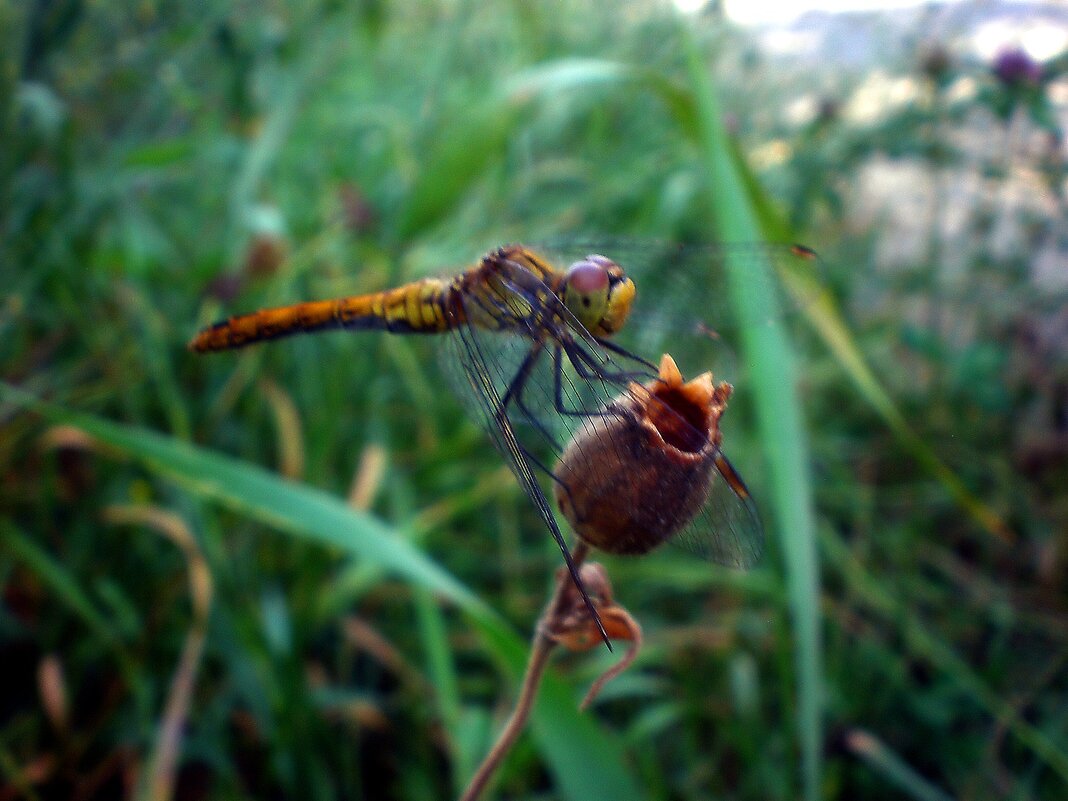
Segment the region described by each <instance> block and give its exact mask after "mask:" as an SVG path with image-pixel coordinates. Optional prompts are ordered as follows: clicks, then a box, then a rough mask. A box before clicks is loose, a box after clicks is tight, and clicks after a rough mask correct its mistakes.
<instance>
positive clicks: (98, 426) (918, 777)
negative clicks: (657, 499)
mask: <svg viewBox="0 0 1068 801" xmlns="http://www.w3.org/2000/svg"><path fill="white" fill-rule="evenodd" d="M0 35H2V36H3V40H4V41H3V48H2V50H0V52H2V56H0V64H2V70H0V103H2V107H0V112H2V117H0V125H2V126H3V128H2V131H0V139H2V141H3V142H4V145H3V147H2V149H0V334H2V335H0V373H2V376H3V380H4V384H3V388H2V389H0V393H2V395H0V401H3V403H4V405H3V406H2V407H0V421H2V426H0V470H2V476H3V481H2V484H0V581H2V586H3V603H2V606H0V664H2V665H3V675H4V676H5V681H4V685H3V690H0V709H2V714H0V777H2V778H0V798H14V797H28V798H82V799H96V798H111V797H120V796H133V795H138V796H151V797H155V798H166V797H169V796H173V797H177V798H182V799H195V798H280V797H291V798H308V799H332V798H405V799H408V798H411V799H418V798H445V797H450V796H454V795H456V793H457V791H458V790H459V788H461V787H462V786H463V785H464V783H465V782H466V780H467V779H468V777H469V776H470V775H471V772H472V771H473V769H474V766H475V765H476V764H477V762H478V760H479V759H480V758H481V756H482V754H484V753H485V751H486V749H487V748H488V746H489V744H490V743H491V742H492V739H493V736H494V733H495V731H496V730H497V728H498V727H499V726H500V723H501V721H502V719H503V716H504V715H505V714H506V712H507V709H508V703H509V700H510V696H511V693H512V692H513V691H514V681H515V677H516V676H517V674H518V671H519V670H520V669H521V667H522V662H523V657H524V645H523V643H524V641H525V640H526V638H527V637H528V636H529V633H530V628H531V626H532V621H533V620H534V619H535V618H536V616H537V613H538V611H539V609H540V606H541V604H542V603H543V602H544V599H545V596H546V591H547V588H548V586H549V581H550V578H551V575H552V571H553V570H554V569H555V567H556V566H557V564H558V560H559V555H558V553H557V552H556V551H555V548H554V546H553V545H552V543H551V541H550V540H549V538H548V537H547V536H546V535H545V532H544V531H543V530H542V527H541V526H540V524H539V523H538V521H537V519H536V517H535V515H534V513H533V510H532V509H531V508H530V506H529V504H528V503H527V501H526V499H525V498H524V497H523V496H522V495H521V492H520V490H519V489H518V487H517V486H516V484H515V482H514V480H513V479H512V477H511V475H510V474H509V473H508V471H507V468H506V467H505V466H504V465H503V463H502V462H501V460H500V459H499V458H497V457H496V456H488V455H487V454H488V450H487V445H486V442H485V440H484V439H483V438H482V436H481V435H480V434H479V433H478V431H477V430H476V429H475V428H474V427H473V426H472V425H471V424H470V423H469V422H468V421H467V419H466V418H465V417H463V415H462V413H461V411H460V409H459V408H458V407H457V406H456V405H455V403H454V402H453V401H452V399H451V398H449V397H445V396H443V395H442V394H441V393H440V392H439V391H438V386H439V385H440V382H441V379H440V374H439V372H438V365H437V364H436V363H435V360H434V353H433V350H432V348H431V347H430V344H429V343H427V342H422V341H420V342H409V341H398V339H397V338H389V337H385V336H382V337H374V336H370V337H349V336H344V335H334V336H322V337H307V338H302V339H297V340H291V341H289V342H287V343H285V345H284V346H283V345H277V346H272V347H268V348H261V349H254V350H251V351H249V352H247V353H241V354H239V355H235V356H233V357H226V358H216V359H205V358H200V357H195V356H193V355H192V354H189V353H188V352H186V351H185V350H184V343H185V342H186V340H187V339H188V338H189V336H190V335H191V334H192V333H193V332H194V331H195V329H196V328H197V327H198V325H201V324H204V323H206V322H209V321H211V320H212V319H215V318H217V317H219V316H222V315H224V314H226V313H228V312H230V311H232V310H236V309H251V308H256V307H259V306H262V305H267V304H271V303H283V302H289V301H294V300H297V299H303V298H313V297H327V296H332V295H339V294H348V293H353V292H358V291H371V290H375V289H380V288H383V287H385V286H388V285H390V284H392V283H395V282H397V281H401V280H406V279H410V278H413V277H416V276H419V275H423V274H427V273H430V272H441V271H442V270H443V269H445V270H448V269H449V268H451V267H454V266H457V265H462V264H464V263H466V262H468V261H469V260H470V259H471V258H472V257H473V256H474V255H475V254H477V253H479V252H480V251H482V250H483V249H485V248H486V247H487V246H489V245H492V244H497V243H500V242H504V241H517V240H519V241H526V240H538V239H545V238H553V237H558V236H560V235H566V234H569V233H578V234H582V235H585V236H588V235H590V234H600V235H605V236H609V237H616V236H620V235H622V236H627V237H638V238H651V239H660V240H681V241H712V240H716V239H720V238H735V237H737V238H743V239H752V238H754V237H756V236H757V235H758V231H757V228H758V227H759V228H760V229H761V230H762V231H763V233H764V234H765V235H767V236H770V237H771V238H773V239H779V240H785V241H790V240H792V239H798V240H800V241H804V242H806V243H809V244H811V245H813V246H814V247H816V248H817V249H818V250H820V251H821V252H822V253H823V255H824V257H825V262H826V267H825V270H824V273H823V275H822V276H821V277H820V288H821V290H822V294H816V293H815V292H813V290H812V287H806V286H803V285H801V286H798V285H797V284H793V285H791V289H792V293H791V294H790V295H789V298H790V299H789V300H787V302H786V306H787V307H788V308H789V309H792V310H793V311H792V312H791V313H790V314H788V315H787V320H786V327H784V328H780V327H778V326H777V325H772V326H764V327H761V326H760V325H758V324H757V323H758V322H759V320H756V321H754V319H753V318H752V316H750V317H748V318H747V317H746V314H747V311H746V308H745V293H744V292H741V291H739V286H741V285H742V284H744V280H742V281H741V282H740V281H739V278H742V279H744V276H739V274H737V273H735V274H734V275H732V279H733V282H731V281H728V286H724V288H723V289H724V291H725V292H730V296H731V297H732V299H733V300H735V301H737V303H735V305H736V307H737V312H738V315H739V318H740V320H741V323H740V327H739V331H738V341H737V342H736V343H734V345H735V350H736V358H737V359H738V361H739V362H741V365H742V367H743V369H742V370H741V372H740V387H739V393H738V395H737V396H736V399H735V401H734V403H733V405H732V407H731V411H730V416H731V418H732V422H731V427H730V428H729V429H728V436H729V437H730V446H729V447H730V452H731V454H732V457H733V458H734V460H735V462H736V463H737V464H738V465H739V466H741V467H742V468H743V469H744V472H745V473H746V475H747V476H748V477H749V479H750V481H751V483H752V485H753V488H754V491H755V493H756V494H757V497H758V498H760V499H761V507H762V510H763V512H764V515H765V517H766V518H767V519H768V521H769V543H768V556H767V558H766V559H765V561H764V563H763V565H762V566H761V567H760V568H758V569H757V570H754V571H752V572H750V573H746V574H735V573H732V572H730V571H726V570H722V569H719V568H716V567H714V566H711V565H708V564H704V563H699V562H696V561H694V560H693V559H690V558H686V557H685V556H683V555H681V554H677V553H670V552H665V553H663V554H658V555H656V556H654V557H650V558H648V559H642V560H623V559H606V560H605V561H606V563H607V565H608V567H609V571H610V573H611V575H612V577H613V579H614V582H615V586H616V590H617V594H618V596H619V600H620V601H621V602H622V603H623V604H624V605H626V607H627V608H628V609H629V610H630V611H631V612H632V613H633V614H634V615H635V616H636V617H637V618H638V619H639V620H640V621H641V623H642V625H643V627H644V629H645V631H646V636H647V643H646V646H645V648H644V650H643V652H642V654H641V656H640V658H639V660H638V662H637V664H636V665H635V667H634V668H632V669H631V670H630V671H629V672H628V673H627V674H625V675H624V676H622V677H620V678H619V679H618V680H616V681H615V682H614V683H613V684H612V685H610V687H609V689H608V690H607V691H606V693H605V695H604V697H603V698H602V700H601V701H600V702H599V703H598V704H597V705H596V706H595V707H594V708H593V710H592V711H591V712H590V713H588V714H587V715H585V716H581V715H579V714H578V713H577V712H576V710H575V707H576V705H577V702H578V700H579V699H580V698H581V697H582V694H583V693H584V691H585V688H586V687H587V686H588V684H589V682H590V681H591V680H592V678H593V677H594V676H596V675H597V673H598V672H599V671H600V670H601V669H603V668H604V667H605V666H606V665H608V664H610V663H611V662H612V660H613V659H614V657H612V656H611V655H609V654H606V653H604V654H602V653H598V652H596V651H595V652H593V653H591V654H588V655H579V656H572V657H567V658H563V659H560V660H558V662H557V664H556V665H555V667H554V671H553V677H552V679H551V681H550V682H549V683H548V684H547V685H546V686H545V687H544V688H543V692H542V695H541V698H540V700H539V704H538V709H537V712H536V713H535V720H534V724H533V727H532V732H531V735H530V736H529V737H525V738H524V739H522V740H521V741H520V744H519V747H518V748H517V750H516V751H514V752H513V753H512V754H511V755H510V756H509V758H508V759H507V760H506V763H505V765H504V768H503V770H502V773H501V775H500V777H499V782H498V784H497V786H496V790H495V792H497V794H498V795H499V796H500V797H507V798H575V799H578V798H582V799H595V798H614V799H620V798H663V799H669V798H672V799H673V798H738V799H743V798H754V799H755V798H760V799H768V798H771V799H793V798H797V797H802V796H804V797H808V798H815V797H822V798H899V797H902V795H904V796H906V797H910V798H918V799H943V798H992V797H993V798H1014V799H1027V798H1058V797H1063V795H1064V793H1065V792H1066V790H1065V788H1066V785H1068V681H1066V678H1065V677H1066V676H1068V670H1066V664H1065V663H1066V659H1068V606H1066V602H1068V595H1066V592H1065V582H1064V575H1065V563H1066V562H1065V560H1066V554H1065V548H1066V547H1068V494H1066V493H1065V491H1064V489H1063V487H1064V486H1066V482H1068V469H1066V468H1068V458H1066V456H1068V358H1066V354H1068V318H1066V316H1065V308H1068V306H1065V304H1064V299H1065V298H1064V294H1063V290H1064V287H1065V280H1064V279H1065V267H1064V265H1065V260H1064V253H1065V245H1066V242H1065V241H1064V240H1065V236H1066V234H1065V231H1066V230H1068V228H1066V226H1065V225H1064V223H1065V213H1066V208H1068V207H1066V199H1065V190H1066V183H1065V166H1064V165H1065V158H1064V144H1063V140H1062V138H1061V137H1062V134H1061V129H1060V128H1059V127H1058V118H1057V113H1058V108H1057V107H1056V105H1055V103H1054V101H1055V100H1057V98H1060V102H1061V104H1062V107H1061V108H1060V109H1059V113H1060V114H1061V115H1062V117H1063V113H1064V112H1063V103H1064V97H1065V94H1066V91H1065V78H1064V74H1065V63H1064V61H1063V59H1062V60H1061V61H1060V62H1050V63H1047V64H1045V65H1041V66H1039V65H1036V64H1035V63H1033V62H1031V61H1030V60H1029V59H1027V58H1026V57H1025V56H1023V55H1022V54H1021V53H1014V52H1006V53H1004V54H1002V56H1001V57H1000V58H999V59H998V60H997V61H996V63H993V64H983V63H978V62H976V61H969V60H968V58H967V57H965V56H964V55H961V54H960V53H958V52H957V51H955V50H954V49H953V47H952V46H951V44H950V43H947V44H945V45H944V46H943V45H942V44H940V43H939V42H937V41H925V42H921V43H919V44H917V45H916V46H915V47H913V48H909V49H908V51H907V52H905V53H899V54H896V56H895V57H894V58H892V59H889V60H888V62H887V63H885V64H883V65H882V67H881V72H880V73H879V74H878V75H876V76H875V78H874V79H873V76H872V75H871V74H869V73H867V72H865V71H859V70H858V71H854V72H850V71H848V70H845V69H843V68H840V69H837V70H832V68H831V67H830V66H827V67H825V68H824V69H823V70H818V69H817V68H815V67H811V68H810V69H799V68H797V67H794V68H793V69H791V68H790V66H789V64H788V63H785V64H784V62H782V61H781V60H779V61H776V60H774V59H770V58H769V57H768V56H766V55H764V54H762V53H761V51H759V50H758V49H756V48H755V47H754V46H753V45H752V43H751V42H748V41H746V40H745V38H744V36H742V35H741V34H740V33H738V32H731V31H729V30H727V29H726V28H725V27H723V26H722V25H721V24H719V23H717V21H716V20H714V19H712V18H710V17H702V16H697V17H689V18H686V22H685V23H684V24H683V23H680V20H679V19H678V18H676V17H674V16H672V15H671V14H669V13H667V11H666V10H665V9H664V8H661V7H658V6H654V5H651V4H650V5H648V6H646V5H643V4H636V5H628V6H627V7H626V8H625V9H623V8H620V9H617V10H616V11H615V12H614V13H606V12H605V11H604V9H603V8H602V4H599V3H585V2H582V1H581V0H568V2H566V3H560V4H552V6H551V8H550V6H549V4H545V5H533V4H531V5H529V6H528V5H526V4H512V3H507V2H490V3H462V2H461V3H449V2H441V3H406V4H388V3H378V2H373V1H372V2H363V3H357V4H353V5H351V6H350V5H348V4H343V3H337V2H317V3H303V4H292V5H290V4H284V3H273V4H268V5H267V6H266V7H264V6H262V5H260V4H237V5H236V6H235V5H233V4H225V3H171V4H162V3H154V2H143V3H139V4H136V5H133V6H131V5H127V4H107V3H86V2H83V0H57V2H38V3H32V4H20V5H15V4H6V5H0ZM879 75H881V76H883V77H882V78H879ZM886 76H891V77H890V78H887V77H886ZM880 81H882V83H880ZM894 81H896V82H897V83H893V82H894ZM713 86H714V87H715V88H714V89H713ZM895 87H896V89H895V91H891V89H894V88H895ZM902 87H904V89H902ZM896 90H902V91H896ZM895 92H896V93H895ZM902 92H903V95H902ZM717 94H718V96H719V98H720V100H719V102H718V103H717V100H716V95H717ZM873 98H874V99H873ZM894 98H896V99H894ZM873 103H874V106H875V107H876V109H877V111H878V113H874V114H873V113H867V114H866V113H864V109H865V108H869V110H870V107H871V106H872V104H873ZM865 104H867V105H865ZM724 124H725V127H726V132H727V136H725V135H724V130H723V125H724ZM787 278H788V279H789V276H787ZM795 278H796V277H795ZM799 300H800V302H799ZM689 311H692V310H689ZM679 313H680V315H683V314H686V313H687V310H680V312H679ZM747 319H748V321H749V325H748V327H747V324H746V320H747ZM765 329H769V330H771V332H772V333H771V334H768V330H765ZM787 335H788V336H787ZM769 336H770V337H771V339H768V338H767V337H769ZM791 365H792V367H791ZM776 370H785V371H786V372H785V373H779V374H778V379H779V387H778V388H777V389H776V388H775V386H774V384H773V383H772V384H769V382H774V381H775V380H776ZM790 370H793V372H795V373H796V374H797V377H798V386H799V387H800V392H799V395H798V396H797V397H796V398H795V397H794V396H793V395H792V394H791V393H790V391H789V386H790V382H789V381H788V380H787V379H788V378H789V377H790V375H791V372H790ZM747 381H748V385H747V383H746V382H747ZM776 404H778V406H777V405H776ZM795 417H796V420H795V419H794V418H795ZM801 420H803V421H804V422H805V431H804V432H802V431H801V430H800V428H799V425H800V422H801ZM795 423H797V425H795ZM776 424H778V425H780V426H781V427H780V428H779V429H776V427H775V425H776ZM346 499H347V500H346ZM813 508H814V509H815V516H814V517H813V516H812V515H811V511H810V510H811V509H813ZM160 535H162V536H160ZM816 555H818V563H819V571H817V570H816V558H815V557H816Z"/></svg>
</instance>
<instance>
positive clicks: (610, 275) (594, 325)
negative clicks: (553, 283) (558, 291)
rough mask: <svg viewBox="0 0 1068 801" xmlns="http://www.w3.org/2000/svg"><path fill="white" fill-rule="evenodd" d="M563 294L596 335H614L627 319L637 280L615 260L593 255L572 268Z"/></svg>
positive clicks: (570, 309)
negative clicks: (627, 273) (632, 279)
mask: <svg viewBox="0 0 1068 801" xmlns="http://www.w3.org/2000/svg"><path fill="white" fill-rule="evenodd" d="M562 297H563V301H564V305H566V306H567V308H568V310H569V311H570V312H571V313H572V314H573V315H575V317H577V318H578V321H579V322H580V323H582V324H583V325H584V326H585V327H586V330H587V331H589V332H590V333H591V334H593V335H594V336H610V335H612V334H614V333H615V332H616V331H618V330H619V329H620V328H622V327H623V323H624V322H626V320H627V314H629V313H630V304H631V302H632V301H633V300H634V282H633V281H631V280H630V279H629V278H628V277H627V275H626V273H624V272H623V268H622V267H620V266H619V265H618V264H616V263H615V262H614V261H612V260H611V259H608V258H605V257H604V256H597V255H591V256H587V257H586V258H584V259H582V260H581V261H577V262H575V263H574V264H572V265H571V266H570V267H569V268H568V270H567V274H566V275H565V276H564V284H563V292H562Z"/></svg>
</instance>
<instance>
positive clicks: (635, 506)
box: [555, 354, 732, 554]
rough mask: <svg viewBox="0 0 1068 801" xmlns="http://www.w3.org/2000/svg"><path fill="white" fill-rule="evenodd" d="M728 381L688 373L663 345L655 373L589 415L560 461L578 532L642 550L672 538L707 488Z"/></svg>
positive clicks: (611, 546) (593, 541)
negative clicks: (686, 375) (595, 414)
mask: <svg viewBox="0 0 1068 801" xmlns="http://www.w3.org/2000/svg"><path fill="white" fill-rule="evenodd" d="M731 391H732V388H731V385H730V384H727V383H725V382H721V383H719V384H714V383H713V381H712V374H711V373H703V374H702V375H699V376H698V377H697V378H695V379H693V380H692V381H689V382H684V381H683V378H682V374H681V373H680V372H679V368H678V367H677V366H676V364H675V361H674V360H673V359H672V358H671V357H670V356H669V355H667V354H665V355H664V356H663V358H662V359H661V362H660V375H659V377H658V379H656V380H654V381H650V382H649V383H647V384H645V385H640V384H632V385H631V387H630V391H629V392H628V393H627V394H625V395H622V396H620V397H618V398H616V399H615V400H614V401H613V402H612V403H610V404H609V405H608V406H607V407H606V412H607V413H606V414H605V415H603V416H600V417H593V418H591V419H590V420H589V421H588V422H587V424H586V425H584V426H583V428H582V429H581V430H580V431H579V432H577V433H576V435H575V437H574V438H573V439H572V440H571V442H569V443H568V445H567V447H566V448H565V449H564V453H563V455H562V456H561V458H560V463H559V464H558V465H557V469H556V477H557V478H558V479H559V480H558V481H557V483H556V490H555V494H556V502H557V504H558V505H559V507H560V511H561V512H562V513H563V515H564V516H565V517H566V518H567V519H568V521H569V522H570V523H571V526H572V527H573V528H574V530H575V532H576V533H577V534H578V535H579V536H580V537H581V538H582V539H583V540H584V541H585V542H587V543H589V544H590V545H593V546H596V547H598V548H600V549H601V550H603V551H607V552H609V553H620V554H642V553H646V552H647V551H650V550H652V549H653V548H655V547H656V546H657V545H660V544H661V543H662V542H665V541H666V540H668V539H670V538H671V537H672V536H674V535H675V534H676V533H678V532H679V531H680V530H682V529H683V528H684V527H685V526H686V525H687V524H688V523H689V522H690V521H691V520H692V519H693V518H694V516H695V515H696V514H697V513H698V511H700V509H701V507H702V506H703V505H704V503H705V501H706V499H707V498H708V493H709V489H710V487H711V482H712V480H713V475H714V473H715V471H714V470H713V469H712V466H713V464H714V461H715V459H716V455H717V454H718V452H719V444H720V440H721V439H722V435H721V433H720V430H719V419H720V417H721V416H722V415H723V411H724V410H725V409H726V408H727V399H728V398H729V397H730V395H731Z"/></svg>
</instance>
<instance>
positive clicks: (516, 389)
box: [495, 342, 560, 450]
mask: <svg viewBox="0 0 1068 801" xmlns="http://www.w3.org/2000/svg"><path fill="white" fill-rule="evenodd" d="M541 353H542V343H540V342H538V343H536V344H535V345H534V347H532V348H531V349H530V352H529V353H528V354H527V355H526V357H525V358H524V359H523V362H522V364H520V365H519V369H518V370H516V374H515V377H514V378H513V379H512V382H511V383H510V384H509V385H508V389H507V390H506V391H505V393H504V395H503V396H502V397H501V402H500V405H499V407H498V409H497V412H496V413H495V414H496V416H498V417H500V416H503V415H506V414H507V413H508V405H509V404H511V403H514V404H515V406H516V408H517V409H519V411H520V412H522V413H523V417H524V418H525V419H526V421H527V422H528V423H530V425H531V426H533V427H534V429H535V430H537V432H538V433H539V434H541V435H542V436H543V437H544V438H545V440H546V441H547V442H548V443H549V444H550V445H551V446H552V447H553V448H554V449H556V450H560V444H559V443H558V442H557V441H556V438H555V437H553V435H552V433H551V432H550V431H549V430H548V429H547V428H546V427H545V425H544V424H543V423H542V422H541V420H539V419H538V416H537V415H536V414H534V413H533V412H531V411H530V409H528V408H527V406H526V404H525V403H524V402H523V390H524V389H525V388H526V385H527V381H528V379H529V378H530V373H531V371H532V370H533V369H534V366H535V365H536V364H537V363H538V359H539V358H540V357H541Z"/></svg>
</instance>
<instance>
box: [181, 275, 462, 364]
mask: <svg viewBox="0 0 1068 801" xmlns="http://www.w3.org/2000/svg"><path fill="white" fill-rule="evenodd" d="M447 288H448V284H447V283H446V282H444V281H441V280H439V279H435V278H426V279H423V280H421V281H414V282H412V283H410V284H405V285H404V286H400V287H397V288H396V289H390V290H387V291H385V292H373V293H371V294H368V295H352V296H350V297H346V298H337V299H335V300H317V301H311V302H308V303H297V304H294V305H292V306H280V307H278V308H275V309H262V310H260V311H256V312H252V313H250V314H241V315H237V316H236V317H231V318H229V319H227V320H222V321H221V322H218V323H215V325H212V326H209V327H208V328H205V329H204V330H202V331H201V332H200V333H199V334H197V335H196V337H195V338H194V339H193V341H192V342H190V343H189V347H190V349H191V350H195V351H198V352H200V353H204V352H207V351H217V350H230V349H232V348H240V347H243V346H245V345H251V344H253V343H255V342H264V341H267V340H270V339H278V338H279V337H285V336H289V335H291V334H301V333H306V332H310V331H325V330H329V329H333V328H346V329H353V330H357V331H360V330H386V331H390V332H393V333H397V334H435V333H439V332H441V331H445V330H447V329H448V328H450V324H449V323H448V322H447V319H446V314H445V307H444V303H445V296H446V290H447Z"/></svg>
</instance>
